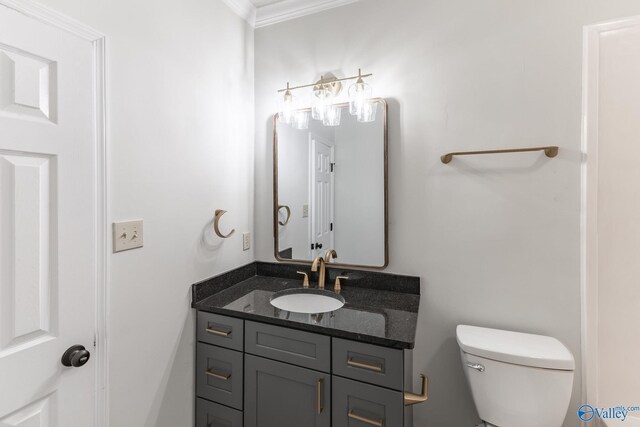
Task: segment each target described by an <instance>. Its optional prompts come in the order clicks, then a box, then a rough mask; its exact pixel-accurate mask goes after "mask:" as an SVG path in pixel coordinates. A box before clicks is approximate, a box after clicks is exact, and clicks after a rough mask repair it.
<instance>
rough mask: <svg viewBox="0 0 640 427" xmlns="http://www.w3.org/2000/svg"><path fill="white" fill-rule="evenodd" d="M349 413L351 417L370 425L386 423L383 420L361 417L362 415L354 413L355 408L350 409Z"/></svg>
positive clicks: (377, 426) (382, 425)
mask: <svg viewBox="0 0 640 427" xmlns="http://www.w3.org/2000/svg"><path fill="white" fill-rule="evenodd" d="M348 415H349V418H353V419H354V420H358V421H362V422H363V423H365V424H369V425H370V426H376V427H384V423H383V422H382V420H372V419H371V418H366V417H361V416H360V415H356V414H354V413H353V410H350V411H349V414H348Z"/></svg>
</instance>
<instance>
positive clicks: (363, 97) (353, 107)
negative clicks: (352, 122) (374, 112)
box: [349, 71, 372, 116]
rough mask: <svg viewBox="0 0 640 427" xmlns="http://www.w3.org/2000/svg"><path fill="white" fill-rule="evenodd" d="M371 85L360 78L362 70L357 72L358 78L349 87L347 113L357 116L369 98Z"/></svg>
mask: <svg viewBox="0 0 640 427" xmlns="http://www.w3.org/2000/svg"><path fill="white" fill-rule="evenodd" d="M371 94H372V90H371V86H369V85H368V84H366V83H365V82H364V80H362V71H359V72H358V80H357V81H356V82H355V83H354V84H352V85H351V87H350V88H349V113H351V115H353V116H359V115H360V114H361V112H362V109H363V108H364V106H365V104H366V103H367V102H368V101H369V99H371Z"/></svg>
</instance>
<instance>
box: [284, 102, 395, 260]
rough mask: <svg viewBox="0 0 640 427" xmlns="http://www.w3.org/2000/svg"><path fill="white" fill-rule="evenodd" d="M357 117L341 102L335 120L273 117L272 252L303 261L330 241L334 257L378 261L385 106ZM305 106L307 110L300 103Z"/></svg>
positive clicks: (384, 256)
mask: <svg viewBox="0 0 640 427" xmlns="http://www.w3.org/2000/svg"><path fill="white" fill-rule="evenodd" d="M374 105H375V108H376V110H377V114H376V115H375V120H373V121H369V122H362V121H359V120H358V118H359V117H358V116H357V115H351V114H350V113H349V104H344V105H343V104H340V105H338V106H336V108H338V109H340V110H341V111H340V113H339V115H340V117H341V119H340V122H339V125H336V126H327V125H326V121H324V122H323V121H318V120H313V119H311V120H309V122H308V127H306V128H303V129H300V126H296V125H295V124H293V123H290V124H287V123H282V122H280V121H279V120H278V118H277V117H276V120H275V133H274V135H275V137H274V148H275V151H274V175H275V176H274V185H275V188H274V195H275V200H274V215H275V218H274V227H276V233H275V234H276V239H275V252H276V258H277V259H278V260H279V261H300V262H310V261H312V260H313V259H314V258H315V257H317V256H319V255H324V254H325V252H326V251H327V250H328V249H335V250H336V252H337V253H338V259H337V260H336V261H335V263H338V264H344V265H356V266H364V267H376V268H381V267H385V266H386V265H387V263H388V249H387V248H388V246H387V231H386V230H387V219H386V205H387V135H386V134H387V123H386V121H387V106H386V103H385V102H384V100H379V99H376V100H375V104H374ZM301 111H305V112H306V111H307V110H301Z"/></svg>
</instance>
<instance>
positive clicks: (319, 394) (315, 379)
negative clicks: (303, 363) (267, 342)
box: [245, 354, 331, 427]
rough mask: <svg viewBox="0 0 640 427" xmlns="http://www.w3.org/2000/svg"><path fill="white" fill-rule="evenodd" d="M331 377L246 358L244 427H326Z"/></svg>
mask: <svg viewBox="0 0 640 427" xmlns="http://www.w3.org/2000/svg"><path fill="white" fill-rule="evenodd" d="M330 425H331V377H330V376H329V375H327V374H323V373H321V372H316V371H312V370H310V369H305V368H300V367H297V366H293V365H287V364H286V363H281V362H275V361H273V360H269V359H263V358H261V357H256V356H251V355H248V354H247V355H246V356H245V427H301V426H304V427H329V426H330Z"/></svg>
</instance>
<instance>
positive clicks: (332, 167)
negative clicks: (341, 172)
mask: <svg viewBox="0 0 640 427" xmlns="http://www.w3.org/2000/svg"><path fill="white" fill-rule="evenodd" d="M335 167H336V164H335V163H331V172H333V170H334V169H335Z"/></svg>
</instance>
